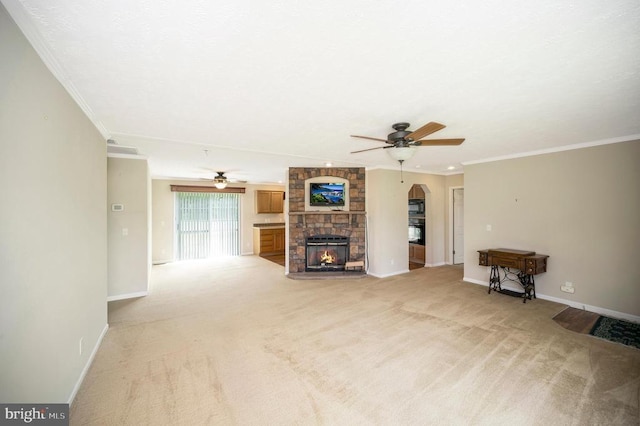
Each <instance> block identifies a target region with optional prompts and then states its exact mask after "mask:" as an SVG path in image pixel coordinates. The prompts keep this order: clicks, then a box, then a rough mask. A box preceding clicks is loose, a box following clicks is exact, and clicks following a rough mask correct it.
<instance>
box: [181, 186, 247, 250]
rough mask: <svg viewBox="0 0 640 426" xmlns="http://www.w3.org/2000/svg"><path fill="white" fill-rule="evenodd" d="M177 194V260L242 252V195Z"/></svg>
mask: <svg viewBox="0 0 640 426" xmlns="http://www.w3.org/2000/svg"><path fill="white" fill-rule="evenodd" d="M175 194H176V203H175V207H176V214H175V217H176V230H177V232H176V234H177V238H176V241H177V242H176V258H177V259H180V260H186V259H204V258H208V257H214V256H237V255H239V254H240V226H239V222H240V196H239V194H223V193H204V192H176V193H175Z"/></svg>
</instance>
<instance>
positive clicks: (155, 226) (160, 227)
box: [152, 179, 285, 263]
mask: <svg viewBox="0 0 640 426" xmlns="http://www.w3.org/2000/svg"><path fill="white" fill-rule="evenodd" d="M171 185H193V186H213V184H212V183H211V182H202V181H184V180H166V179H153V181H152V191H153V194H152V199H153V201H152V205H153V207H152V211H153V213H152V217H153V219H152V232H153V250H152V259H153V263H163V262H171V261H173V260H174V259H173V237H174V193H173V192H171ZM230 186H234V187H243V188H245V191H246V192H245V193H244V194H240V216H241V217H240V222H241V225H240V239H241V244H242V247H241V253H242V254H245V255H246V254H253V224H254V223H264V222H270V223H284V222H285V214H284V213H282V214H258V213H256V191H257V190H264V191H269V190H274V191H284V190H285V187H284V185H251V184H231V185H230Z"/></svg>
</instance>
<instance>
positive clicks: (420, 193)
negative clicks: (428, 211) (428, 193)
mask: <svg viewBox="0 0 640 426" xmlns="http://www.w3.org/2000/svg"><path fill="white" fill-rule="evenodd" d="M424 198H425V195H424V190H423V189H422V188H421V187H420V185H413V186H412V187H411V189H410V190H409V199H410V200H424Z"/></svg>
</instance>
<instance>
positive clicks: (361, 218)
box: [287, 167, 366, 273]
mask: <svg viewBox="0 0 640 426" xmlns="http://www.w3.org/2000/svg"><path fill="white" fill-rule="evenodd" d="M318 177H328V178H330V177H337V178H341V179H345V180H347V181H348V183H349V186H348V191H349V205H348V209H347V208H345V209H344V211H336V210H326V211H309V210H306V211H305V197H306V196H307V194H306V192H305V188H306V185H305V183H307V181H308V180H309V179H312V178H318ZM307 186H308V185H307ZM287 197H288V200H289V251H288V257H289V273H305V272H309V273H319V272H329V271H342V270H344V264H343V265H341V266H340V268H339V269H338V268H336V267H333V266H331V264H330V263H327V262H324V265H322V264H320V265H314V266H312V269H308V265H307V262H308V260H309V259H308V251H307V250H308V248H307V242H308V241H309V239H310V238H311V239H312V238H316V237H318V236H323V237H325V236H331V237H332V238H334V239H335V240H334V241H338V240H339V239H340V240H342V241H346V244H345V243H341V244H342V246H344V249H345V253H344V256H345V259H344V262H343V263H346V262H351V261H364V260H365V258H366V244H365V234H366V233H365V229H366V212H365V169H364V168H361V167H353V168H337V167H336V168H331V167H329V168H302V167H292V168H290V169H289V191H288V194H287ZM311 241H313V240H311ZM315 247H318V246H315ZM335 247H336V246H333V248H335ZM341 250H342V249H341ZM318 251H319V250H318ZM322 255H324V249H323V250H322V253H320V256H322ZM327 255H331V253H329V250H328V249H327ZM314 256H317V253H316V252H314ZM311 260H312V261H315V259H311ZM340 260H342V259H340ZM320 263H322V262H320Z"/></svg>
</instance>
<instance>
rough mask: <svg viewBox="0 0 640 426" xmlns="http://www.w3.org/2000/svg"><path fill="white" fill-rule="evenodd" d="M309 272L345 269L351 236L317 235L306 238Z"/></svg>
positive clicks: (307, 268) (307, 267)
mask: <svg viewBox="0 0 640 426" xmlns="http://www.w3.org/2000/svg"><path fill="white" fill-rule="evenodd" d="M305 246H306V268H305V270H306V271H307V272H322V271H344V266H345V264H346V263H347V261H348V260H349V237H343V236H340V235H315V236H312V237H307V238H306V239H305Z"/></svg>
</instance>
